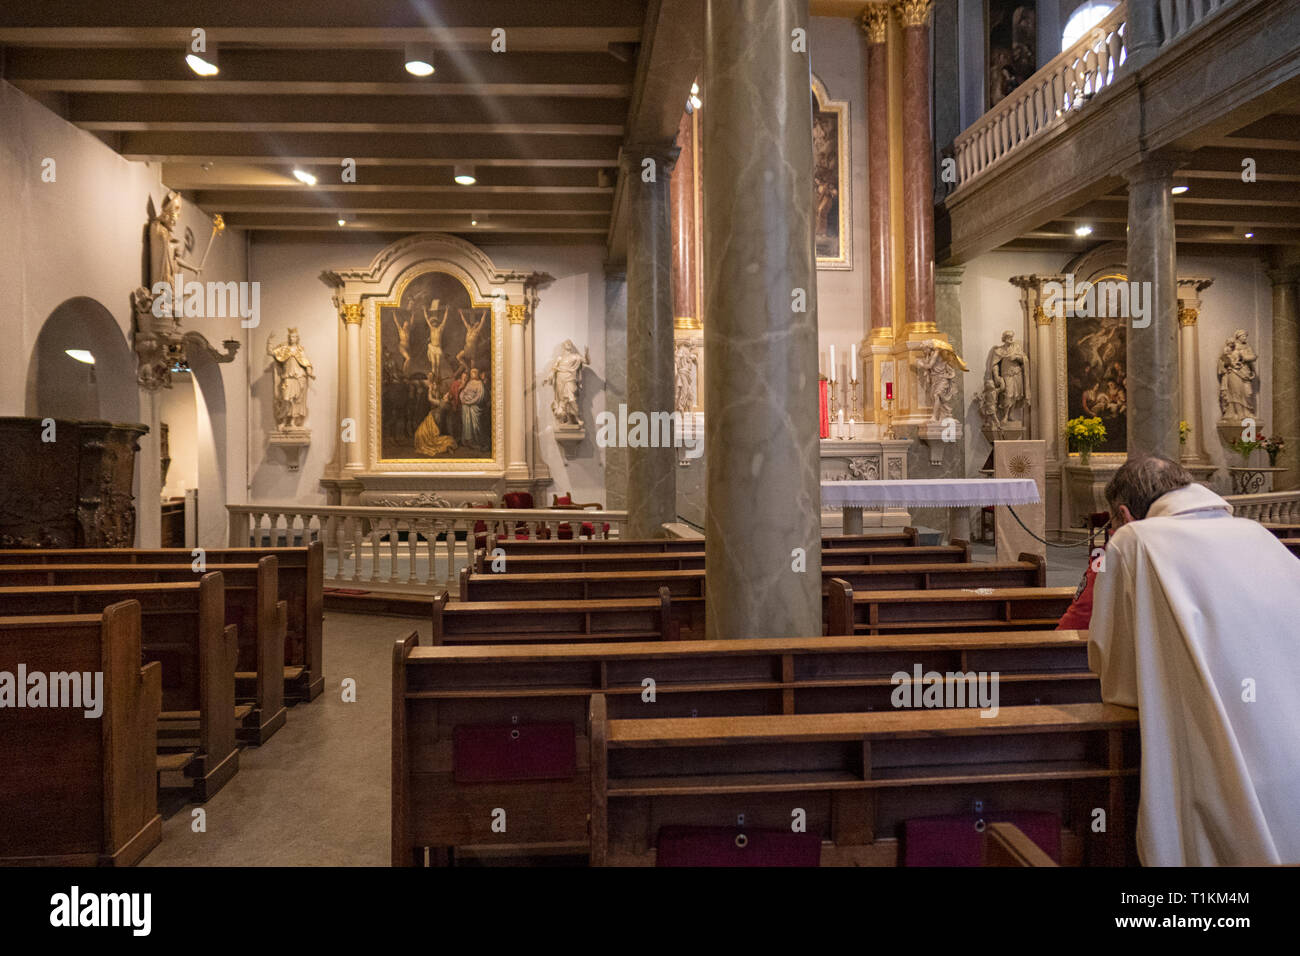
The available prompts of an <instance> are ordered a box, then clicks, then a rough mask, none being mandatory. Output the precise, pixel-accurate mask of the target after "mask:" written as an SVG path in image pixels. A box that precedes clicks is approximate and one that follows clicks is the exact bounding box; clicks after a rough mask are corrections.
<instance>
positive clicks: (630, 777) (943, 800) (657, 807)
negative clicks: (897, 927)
mask: <svg viewBox="0 0 1300 956" xmlns="http://www.w3.org/2000/svg"><path fill="white" fill-rule="evenodd" d="M605 705H606V702H605V697H604V695H601V694H596V695H593V697H592V710H591V723H590V729H589V733H588V738H589V741H590V747H591V753H590V757H589V759H588V764H589V767H590V774H591V792H592V795H591V862H592V865H594V866H604V865H653V864H655V863H656V862H663V863H665V864H668V863H669V861H668V860H662V861H660V860H657V857H656V853H657V851H659V850H662V849H663V848H664V847H665V845H668V846H669V847H670V848H671V850H672V856H673V862H675V863H677V864H678V865H701V863H702V861H703V859H705V858H707V857H715V858H716V857H722V858H724V859H726V858H728V857H730V858H734V860H735V861H738V862H733V865H746V862H745V861H746V860H747V859H748V860H753V861H754V863H757V862H759V861H766V862H768V863H769V864H771V863H772V862H773V860H774V858H779V859H784V860H786V861H789V860H791V859H794V860H799V861H802V862H804V863H805V864H817V863H820V864H821V865H837V864H838V865H858V866H861V865H886V866H889V865H894V864H896V863H897V862H898V861H899V860H900V858H901V855H900V848H899V841H898V839H897V836H898V834H899V832H900V830H901V826H902V824H903V823H904V821H907V820H910V819H915V818H918V817H925V816H928V815H931V814H955V813H960V812H962V811H966V812H969V809H970V807H971V805H972V802H973V801H974V800H976V799H978V800H982V801H984V802H985V805H986V806H989V807H991V808H999V809H1000V808H1013V807H1014V808H1016V809H1017V810H1018V811H1021V812H1026V811H1037V812H1049V813H1054V814H1056V815H1058V817H1059V819H1060V821H1061V823H1062V824H1063V829H1065V830H1066V831H1067V832H1066V833H1063V835H1062V838H1063V846H1064V845H1066V844H1069V843H1071V842H1073V844H1074V847H1075V850H1076V851H1077V859H1069V857H1067V859H1069V862H1072V863H1073V862H1079V863H1083V864H1085V865H1123V864H1124V863H1125V862H1128V861H1129V860H1130V859H1131V858H1132V856H1133V849H1134V848H1133V838H1132V833H1133V829H1132V820H1133V817H1134V813H1135V811H1136V804H1137V801H1136V782H1137V773H1138V767H1139V760H1138V722H1137V712H1136V711H1135V710H1130V709H1128V708H1124V707H1116V706H1113V705H1110V704H1066V705H1061V706H1037V707H1032V706H1031V707H1008V708H1004V709H1002V710H1001V711H999V713H998V714H997V715H996V716H994V717H982V716H981V715H980V713H979V712H978V711H972V710H916V711H899V712H891V713H868V714H795V715H785V714H783V715H778V716H760V717H701V718H698V719H691V718H684V719H683V718H659V719H648V720H609V719H608V717H607V716H606V706H605ZM1097 807H1100V808H1103V809H1104V810H1105V811H1106V820H1107V828H1106V832H1105V833H1093V832H1092V830H1091V827H1090V825H1089V824H1090V822H1091V819H1092V811H1093V808H1097ZM520 815H521V814H516V817H518V816H520ZM792 820H802V821H803V823H804V826H805V827H806V831H805V832H804V833H802V834H796V833H793V832H792ZM1071 837H1072V838H1073V840H1071V839H1070V838H1071ZM733 840H734V846H735V848H737V849H739V850H740V851H741V852H740V853H739V854H736V853H735V851H733V850H732V849H731V844H732V841H733ZM791 843H793V844H795V845H793V846H791V845H790V844H791ZM729 851H730V852H729ZM746 851H748V852H747V853H746ZM1063 855H1065V854H1064V853H1063ZM1073 855H1074V851H1072V852H1071V854H1070V855H1069V856H1073ZM751 865H752V864H751Z"/></svg>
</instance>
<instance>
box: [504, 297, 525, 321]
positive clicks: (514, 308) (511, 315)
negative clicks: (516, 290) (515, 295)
mask: <svg viewBox="0 0 1300 956" xmlns="http://www.w3.org/2000/svg"><path fill="white" fill-rule="evenodd" d="M506 319H507V321H509V322H510V324H511V325H527V324H528V306H527V305H526V304H525V303H522V302H520V303H519V304H517V305H516V304H515V303H513V302H510V303H508V304H507V305H506Z"/></svg>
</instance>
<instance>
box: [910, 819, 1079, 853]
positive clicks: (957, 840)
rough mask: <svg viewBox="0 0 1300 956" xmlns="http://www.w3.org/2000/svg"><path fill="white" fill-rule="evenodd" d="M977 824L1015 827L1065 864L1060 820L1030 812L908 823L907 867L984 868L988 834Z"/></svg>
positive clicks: (917, 820)
mask: <svg viewBox="0 0 1300 956" xmlns="http://www.w3.org/2000/svg"><path fill="white" fill-rule="evenodd" d="M977 820H983V821H984V822H985V823H1012V824H1015V825H1016V826H1017V827H1019V828H1020V829H1021V830H1022V831H1023V832H1024V834H1025V836H1027V837H1029V839H1031V840H1033V841H1034V842H1035V843H1037V844H1038V846H1039V848H1040V849H1041V850H1042V851H1043V852H1044V853H1046V854H1047V855H1048V856H1050V857H1051V858H1052V859H1053V860H1055V861H1056V862H1057V863H1060V862H1061V820H1060V817H1058V816H1057V815H1056V814H1055V813H1046V812H1039V811H1032V810H1027V811H1019V812H1017V811H1009V812H1007V813H986V814H981V815H979V816H976V815H975V814H969V815H957V816H944V817H917V818H915V819H913V820H907V821H906V822H904V824H903V865H904V866H980V865H981V863H982V862H983V861H982V859H981V857H982V854H983V844H984V834H983V833H982V832H981V831H979V830H976V829H975V823H976V821H977Z"/></svg>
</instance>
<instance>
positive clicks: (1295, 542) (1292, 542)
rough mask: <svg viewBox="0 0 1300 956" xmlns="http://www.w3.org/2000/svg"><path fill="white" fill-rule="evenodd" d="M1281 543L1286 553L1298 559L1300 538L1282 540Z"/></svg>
mask: <svg viewBox="0 0 1300 956" xmlns="http://www.w3.org/2000/svg"><path fill="white" fill-rule="evenodd" d="M1282 543H1283V544H1284V545H1286V549H1287V550H1288V551H1290V552H1291V553H1292V554H1294V555H1295V556H1296V557H1297V558H1300V538H1284V539H1282Z"/></svg>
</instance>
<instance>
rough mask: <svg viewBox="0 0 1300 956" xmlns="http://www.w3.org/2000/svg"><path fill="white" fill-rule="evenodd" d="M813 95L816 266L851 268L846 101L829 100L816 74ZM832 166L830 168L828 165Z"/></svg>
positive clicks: (850, 179)
mask: <svg viewBox="0 0 1300 956" xmlns="http://www.w3.org/2000/svg"><path fill="white" fill-rule="evenodd" d="M812 94H813V237H814V244H815V246H816V249H817V268H818V269H832V270H844V271H847V270H851V269H852V268H853V216H852V208H853V202H852V198H853V197H852V191H853V189H852V187H853V164H852V161H851V159H852V156H851V151H850V149H849V143H850V138H849V137H850V127H849V104H848V102H847V101H845V100H832V99H831V98H830V95H829V94H828V93H827V92H826V87H825V85H824V84H823V83H822V81H821V80H819V79H818V78H817V77H816V76H815V75H814V76H813V78H812ZM832 166H833V168H831V167H832Z"/></svg>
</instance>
